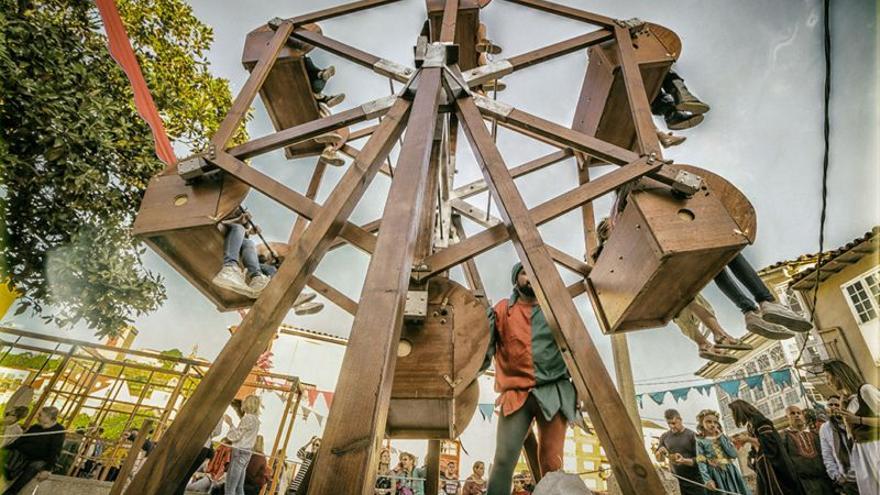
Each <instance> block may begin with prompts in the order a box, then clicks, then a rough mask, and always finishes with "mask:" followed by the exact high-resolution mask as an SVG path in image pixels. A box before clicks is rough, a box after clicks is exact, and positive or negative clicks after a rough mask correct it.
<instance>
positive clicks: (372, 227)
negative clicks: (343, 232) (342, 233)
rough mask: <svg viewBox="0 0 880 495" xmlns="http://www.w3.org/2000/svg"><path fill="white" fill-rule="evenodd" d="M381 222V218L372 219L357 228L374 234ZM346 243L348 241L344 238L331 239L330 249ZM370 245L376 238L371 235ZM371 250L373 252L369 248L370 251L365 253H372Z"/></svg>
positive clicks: (373, 243) (373, 244) (374, 242)
mask: <svg viewBox="0 0 880 495" xmlns="http://www.w3.org/2000/svg"><path fill="white" fill-rule="evenodd" d="M381 223H382V220H381V219H379V220H373V221H372V222H368V223H365V224H363V225H361V226H360V227H359V229H360V230H363V231H364V232H366V233H368V234H370V236H373V234H375V233H376V232H379V225H380V224H381ZM347 244H348V242H347V241H346V240H345V239H344V238H339V239H336V240H335V241H333V244H330V251H333V250H334V249H338V248H340V247H342V246H345V245H347ZM372 246H373V247H375V246H376V239H375V237H373V241H372ZM372 252H373V248H371V249H370V251H369V252H367V254H370V253H372Z"/></svg>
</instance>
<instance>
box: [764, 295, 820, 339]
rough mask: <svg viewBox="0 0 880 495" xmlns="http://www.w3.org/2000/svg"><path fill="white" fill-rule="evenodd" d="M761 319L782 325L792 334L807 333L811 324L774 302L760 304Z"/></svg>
mask: <svg viewBox="0 0 880 495" xmlns="http://www.w3.org/2000/svg"><path fill="white" fill-rule="evenodd" d="M761 317H762V318H764V321H767V322H770V323H775V324H777V325H782V326H784V327H785V328H787V329H789V330H791V331H792V332H800V333H803V332H809V331H810V330H812V329H813V324H812V323H810V321H809V320H807V319H806V318H804V317H803V316H801V315H799V314H797V313H795V312H794V311H792V310H790V309H788V308H787V307H785V306H783V305H781V304H779V303H775V302H768V301H765V302H762V303H761Z"/></svg>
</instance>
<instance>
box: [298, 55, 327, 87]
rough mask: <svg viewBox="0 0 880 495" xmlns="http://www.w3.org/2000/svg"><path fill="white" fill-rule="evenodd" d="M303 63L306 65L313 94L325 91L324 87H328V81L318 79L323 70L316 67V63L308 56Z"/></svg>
mask: <svg viewBox="0 0 880 495" xmlns="http://www.w3.org/2000/svg"><path fill="white" fill-rule="evenodd" d="M303 62H304V63H305V64H306V74H308V76H309V82H310V83H311V85H312V93H320V92H322V91H324V86H326V85H327V81H325V80H323V79H321V78H320V77H318V74H320V72H321V68H320V67H318V66H317V65H315V62H313V61H312V59H311V58H310V57H308V56H305V57H303Z"/></svg>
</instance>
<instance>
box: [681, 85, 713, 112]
mask: <svg viewBox="0 0 880 495" xmlns="http://www.w3.org/2000/svg"><path fill="white" fill-rule="evenodd" d="M672 85H673V91H672V97H673V98H675V109H676V110H681V111H682V112H691V113H693V114H697V115H699V114H703V113H706V112H708V111H709V110H710V108H709V105H707V104H705V103H703V102H702V101H700V99H699V98H697V97H696V96H694V95H693V93H691V92H690V90H688V88H687V86H685V85H684V81H682V80H681V79H676V80H675V81H673V82H672Z"/></svg>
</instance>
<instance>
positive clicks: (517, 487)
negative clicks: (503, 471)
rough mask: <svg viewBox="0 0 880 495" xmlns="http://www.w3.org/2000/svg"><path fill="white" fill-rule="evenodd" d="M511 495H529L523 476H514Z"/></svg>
mask: <svg viewBox="0 0 880 495" xmlns="http://www.w3.org/2000/svg"><path fill="white" fill-rule="evenodd" d="M510 495H529V492H528V490H526V480H525V479H524V478H523V475H521V474H516V475H514V476H513V491H511V492H510Z"/></svg>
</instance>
